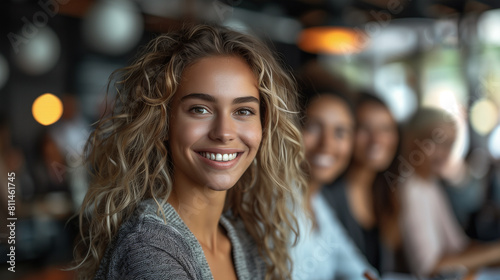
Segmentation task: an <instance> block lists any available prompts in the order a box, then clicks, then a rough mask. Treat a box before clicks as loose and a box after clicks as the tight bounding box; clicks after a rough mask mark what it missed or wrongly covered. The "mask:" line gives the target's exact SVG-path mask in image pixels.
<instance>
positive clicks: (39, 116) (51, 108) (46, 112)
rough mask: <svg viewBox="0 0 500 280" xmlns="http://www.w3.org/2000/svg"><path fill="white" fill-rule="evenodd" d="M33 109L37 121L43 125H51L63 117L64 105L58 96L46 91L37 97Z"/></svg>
mask: <svg viewBox="0 0 500 280" xmlns="http://www.w3.org/2000/svg"><path fill="white" fill-rule="evenodd" d="M31 111H32V113H33V117H34V118H35V120H36V121H37V122H39V123H40V124H42V125H51V124H53V123H55V122H57V121H58V120H59V118H61V116H62V113H63V105H62V102H61V100H60V99H59V98H58V97H57V96H55V95H53V94H50V93H45V94H42V95H40V96H39V97H37V99H35V101H34V102H33V106H32V107H31Z"/></svg>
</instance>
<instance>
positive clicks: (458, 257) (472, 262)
mask: <svg viewBox="0 0 500 280" xmlns="http://www.w3.org/2000/svg"><path fill="white" fill-rule="evenodd" d="M498 264H500V242H495V243H491V244H487V243H482V244H472V243H471V244H470V245H469V246H468V247H467V248H466V249H465V250H463V251H462V252H460V253H458V254H454V255H447V256H443V257H441V259H440V260H439V261H438V263H437V264H436V267H435V268H434V270H433V272H434V273H438V272H441V271H449V270H454V269H456V268H460V267H465V268H467V270H469V271H471V270H476V269H479V268H481V267H484V266H491V265H498Z"/></svg>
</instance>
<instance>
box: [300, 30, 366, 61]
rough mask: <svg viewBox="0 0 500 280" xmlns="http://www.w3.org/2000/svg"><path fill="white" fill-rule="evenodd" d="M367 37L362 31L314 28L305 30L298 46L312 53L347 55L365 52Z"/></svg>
mask: <svg viewBox="0 0 500 280" xmlns="http://www.w3.org/2000/svg"><path fill="white" fill-rule="evenodd" d="M366 39H367V37H366V36H365V34H364V33H362V32H361V31H358V32H356V31H355V30H353V29H349V28H341V27H312V28H307V29H304V30H303V31H302V32H301V33H300V35H299V40H298V46H299V48H301V49H302V50H304V51H306V52H310V53H321V54H337V55H347V54H353V53H359V52H361V51H362V50H363V48H364V46H365V44H364V40H366Z"/></svg>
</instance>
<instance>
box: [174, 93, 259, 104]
mask: <svg viewBox="0 0 500 280" xmlns="http://www.w3.org/2000/svg"><path fill="white" fill-rule="evenodd" d="M188 99H201V100H205V101H207V102H212V103H214V102H216V101H217V99H216V98H215V97H213V96H212V95H210V94H206V93H190V94H188V95H185V96H183V97H182V98H181V102H182V101H185V100H188ZM247 102H255V103H259V99H257V98H255V97H253V96H243V97H238V98H235V99H234V100H233V102H232V103H233V104H241V103H247Z"/></svg>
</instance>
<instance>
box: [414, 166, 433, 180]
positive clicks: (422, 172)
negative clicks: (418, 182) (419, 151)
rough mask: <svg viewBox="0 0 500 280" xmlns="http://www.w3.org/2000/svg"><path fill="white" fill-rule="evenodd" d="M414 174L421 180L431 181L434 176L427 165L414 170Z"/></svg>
mask: <svg viewBox="0 0 500 280" xmlns="http://www.w3.org/2000/svg"><path fill="white" fill-rule="evenodd" d="M415 173H416V174H417V175H418V176H419V177H420V178H422V179H425V180H428V181H429V180H431V179H432V178H433V177H434V176H433V174H432V171H431V168H430V167H429V165H428V164H421V165H420V166H417V167H416V168H415Z"/></svg>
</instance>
